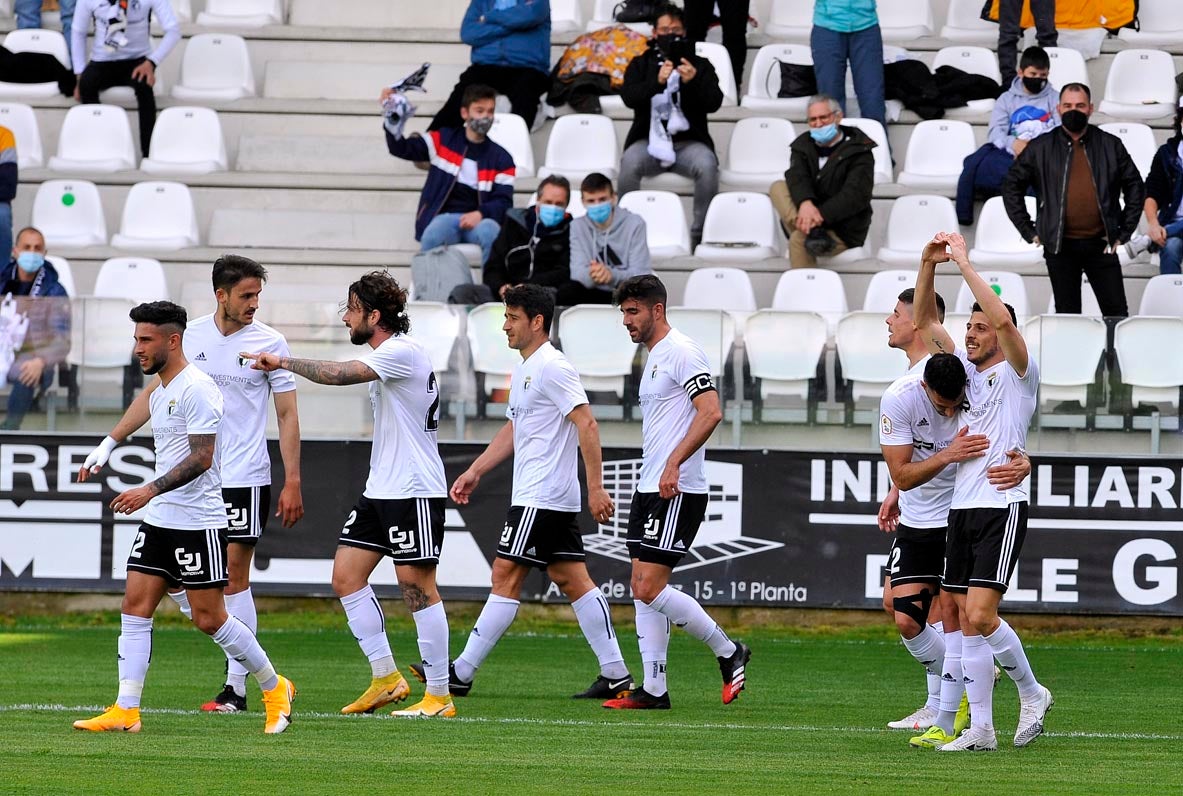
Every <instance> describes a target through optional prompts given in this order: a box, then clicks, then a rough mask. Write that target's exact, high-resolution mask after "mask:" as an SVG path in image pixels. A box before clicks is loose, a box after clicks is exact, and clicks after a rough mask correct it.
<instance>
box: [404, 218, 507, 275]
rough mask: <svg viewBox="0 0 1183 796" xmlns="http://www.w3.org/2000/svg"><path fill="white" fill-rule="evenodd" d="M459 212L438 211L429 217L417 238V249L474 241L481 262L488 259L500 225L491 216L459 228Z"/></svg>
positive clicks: (425, 249)
mask: <svg viewBox="0 0 1183 796" xmlns="http://www.w3.org/2000/svg"><path fill="white" fill-rule="evenodd" d="M460 215H461V214H460V213H440V214H439V215H438V216H436V217H435V218H433V219H431V223H429V224H428V225H427V229H425V230H423V235H422V237H420V239H419V250H420V251H427V250H428V249H435V248H437V247H439V246H451V245H453V244H456V243H475V244H477V245H478V246H480V247H481V262H482V263H484V262H485V261H487V260H488V259H489V252H490V251H491V250H492V249H493V241H495V240H497V235H498V233H500V232H501V225H500V224H498V223H497V222H496V221H494V220H493V219H491V218H482V219H481V223H479V224H477V225H476V226H475V227H473V228H472V229H460Z"/></svg>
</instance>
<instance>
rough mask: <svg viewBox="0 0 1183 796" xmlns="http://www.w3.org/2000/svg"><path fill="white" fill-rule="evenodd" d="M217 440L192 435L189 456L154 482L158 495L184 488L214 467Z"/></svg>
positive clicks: (214, 436) (215, 437)
mask: <svg viewBox="0 0 1183 796" xmlns="http://www.w3.org/2000/svg"><path fill="white" fill-rule="evenodd" d="M216 440H217V436H216V435H214V434H190V435H189V455H188V456H186V457H185V458H184V459H182V460H181V461H180V462H178V463H177V466H176V467H174V468H173V469H171V470H169V471H168V472H167V473H165V474H164V475H162V476H160V477H159V478H157V479H156V480H155V481H153V482H152V485H153V486H154V487H155V488H156V494H158V495H159V494H160V493H162V492H169V491H172V490H173V489H176V488H177V487H180V486H184V485H185V484H187V483H189V482H190V481H192V480H194V479H195V478H197V477H198V476H200V475H201V474H202V473H204V472H205V471H206V470H208V469H209V468H210V467H211V466H213V463H214V445H215V443H216Z"/></svg>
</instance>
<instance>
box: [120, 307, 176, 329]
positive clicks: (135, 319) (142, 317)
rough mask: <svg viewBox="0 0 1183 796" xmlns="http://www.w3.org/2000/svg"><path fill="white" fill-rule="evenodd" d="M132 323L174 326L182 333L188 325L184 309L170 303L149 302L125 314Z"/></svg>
mask: <svg viewBox="0 0 1183 796" xmlns="http://www.w3.org/2000/svg"><path fill="white" fill-rule="evenodd" d="M127 316H128V317H129V318H131V320H132V323H150V324H152V325H153V326H175V327H177V331H178V332H182V333H183V332H184V331H185V327H187V326H188V325H189V314H188V313H187V312H185V308H184V307H182V306H180V305H179V304H173V303H172V302H171V301H149V302H146V303H144V304H139V305H137V306H135V307H132V309H131V312H129V313H128V314H127Z"/></svg>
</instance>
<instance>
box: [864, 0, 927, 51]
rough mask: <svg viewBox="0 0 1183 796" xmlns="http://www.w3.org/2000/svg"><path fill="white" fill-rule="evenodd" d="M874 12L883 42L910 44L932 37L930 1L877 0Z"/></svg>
mask: <svg viewBox="0 0 1183 796" xmlns="http://www.w3.org/2000/svg"><path fill="white" fill-rule="evenodd" d="M876 10H877V11H878V14H879V29H880V30H881V31H882V32H883V40H884V41H895V42H910V41H912V40H913V39H919V38H921V37H923V36H931V35H932V29H933V27H934V26H935V23H934V22H933V16H932V2H931V0H878V3H877V5H876Z"/></svg>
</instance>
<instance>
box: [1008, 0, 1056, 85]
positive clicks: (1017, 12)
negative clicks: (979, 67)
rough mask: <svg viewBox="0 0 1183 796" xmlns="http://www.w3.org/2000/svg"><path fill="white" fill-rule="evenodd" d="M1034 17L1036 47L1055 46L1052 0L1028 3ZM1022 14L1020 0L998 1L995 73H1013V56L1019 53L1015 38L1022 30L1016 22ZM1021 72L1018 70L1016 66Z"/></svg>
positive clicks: (1021, 1)
mask: <svg viewBox="0 0 1183 796" xmlns="http://www.w3.org/2000/svg"><path fill="white" fill-rule="evenodd" d="M1028 1H1029V2H1030V4H1031V15H1032V16H1033V17H1035V41H1036V43H1037V44H1038V45H1039V46H1040V47H1055V46H1056V42H1057V41H1059V35H1058V34H1057V33H1056V0H1028ZM1022 14H1023V0H998V71H999V73H1000V74H1002V75H1009V74H1010V73H1011V72H1013V71H1014V70H1015V56H1016V55H1017V54H1018V52H1019V37H1020V36H1022V35H1023V29H1022V28H1021V27H1020V26H1019V19H1020V18H1021V17H1022ZM1019 68H1020V69H1022V67H1019Z"/></svg>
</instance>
